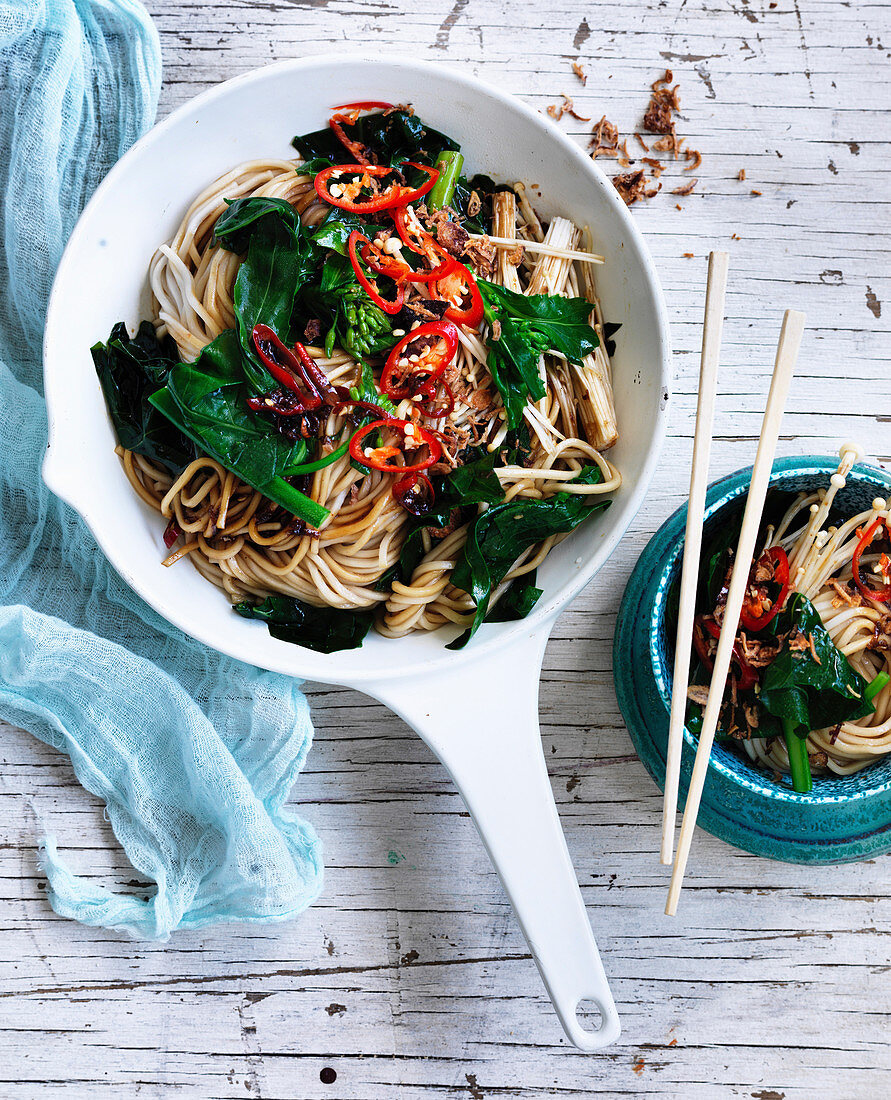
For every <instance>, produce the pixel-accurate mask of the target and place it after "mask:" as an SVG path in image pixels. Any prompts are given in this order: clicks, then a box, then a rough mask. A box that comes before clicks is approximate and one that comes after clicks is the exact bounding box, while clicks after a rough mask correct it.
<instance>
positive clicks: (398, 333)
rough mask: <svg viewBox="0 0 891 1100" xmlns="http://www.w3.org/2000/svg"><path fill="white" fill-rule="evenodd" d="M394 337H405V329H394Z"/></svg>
mask: <svg viewBox="0 0 891 1100" xmlns="http://www.w3.org/2000/svg"><path fill="white" fill-rule="evenodd" d="M393 335H394V336H404V335H405V329H404V328H394V329H393Z"/></svg>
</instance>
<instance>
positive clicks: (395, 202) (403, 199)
mask: <svg viewBox="0 0 891 1100" xmlns="http://www.w3.org/2000/svg"><path fill="white" fill-rule="evenodd" d="M402 168H416V169H417V170H418V171H419V172H423V173H425V174H426V175H427V177H428V179H427V181H426V182H425V183H423V184H422V185H421V186H420V187H415V188H412V187H408V186H406V185H405V184H402V183H399V182H398V181H396V180H394V181H393V182H392V183H390V184H389V186H388V187H387V189H386V191H384V192H382V193H380V194H376V195H372V196H371V197H370V198H369V199H367V200H365V201H364V202H353V200H352V199H344V198H341V196H340V195H332V194H331V186H332V185H333V184H336V185H338V186H341V187H342V186H343V184H341V182H340V178H341V176H343V175H354V176H359V182H360V184H361V185H362V187H371V181H372V179H378V178H383V177H385V176H389V175H392V174H393V173H396V172H398V171H399V169H402ZM400 174H401V173H400ZM437 179H439V172H438V171H437V170H436V169H435V168H429V167H428V166H427V165H426V164H418V163H417V162H416V161H413V160H406V161H403V162H402V164H400V165H399V168H398V169H397V168H393V167H390V166H388V165H385V164H333V165H331V167H330V168H323V169H322V171H321V172H319V173H318V175H317V176H316V178H315V180H314V183H313V186H314V187H315V190H316V194H317V195H318V196H319V198H320V199H322V201H323V202H327V203H328V204H329V206H336V207H337V208H338V209H340V210H349V211H351V212H352V213H354V214H373V213H376V212H377V211H379V210H390V209H391V208H392V207H394V206H399V205H400V204H405V203H409V202H415V201H416V200H417V199H419V198H421V197H422V196H423V195H426V194H427V192H428V191H430V190H431V189H432V187H433V185H434V184H435V183H436V181H437ZM332 181H333V183H332Z"/></svg>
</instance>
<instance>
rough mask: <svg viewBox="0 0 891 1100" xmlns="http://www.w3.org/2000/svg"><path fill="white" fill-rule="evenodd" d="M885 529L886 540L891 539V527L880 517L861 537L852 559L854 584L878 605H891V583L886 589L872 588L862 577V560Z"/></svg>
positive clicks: (890, 582) (883, 572) (884, 575)
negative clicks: (877, 536)
mask: <svg viewBox="0 0 891 1100" xmlns="http://www.w3.org/2000/svg"><path fill="white" fill-rule="evenodd" d="M883 527H884V529H885V536H886V538H889V539H891V527H889V525H888V521H887V520H886V519H885V518H884V517H883V516H878V517H877V518H876V519H874V520H873V521H872V523H871V524H870V525H869V527H867V528H866V530H865V531H864V532H863V533H862V535H861V536H860V541H859V542H858V543H857V546H856V547H855V548H854V554H853V557H852V559H851V572H852V574H853V577H854V584H856V585H857V587H858V588H859V589H860V591H861V592H862V593H863V595H864V596H866V598H867V599H870V600H875V601H876V603H891V581H889V582H888V583H887V584H886V585H885V586H884V588H871V587H870V586H869V585H868V584H867V583H866V582H865V581H864V580H863V578H862V577H861V576H860V558H861V556H862V554H863V552H864V551H865V550H867V549H868V548H869V547H870V546H871V545H872V542H873V540H874V539H875V537H876V535H877V534H878V532H879V531H880V530H881V528H883ZM882 577H883V579H884V578H885V577H887V572H886V571H885V570H883V571H882Z"/></svg>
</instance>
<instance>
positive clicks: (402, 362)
mask: <svg viewBox="0 0 891 1100" xmlns="http://www.w3.org/2000/svg"><path fill="white" fill-rule="evenodd" d="M399 366H400V367H407V366H409V362H408V360H407V359H406V358H405V357H404V356H403V357H402V359H400V360H399Z"/></svg>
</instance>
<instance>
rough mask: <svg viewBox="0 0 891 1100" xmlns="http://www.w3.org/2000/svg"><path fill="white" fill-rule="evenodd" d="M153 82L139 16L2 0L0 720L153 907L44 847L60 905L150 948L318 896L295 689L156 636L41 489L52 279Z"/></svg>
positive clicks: (149, 105)
mask: <svg viewBox="0 0 891 1100" xmlns="http://www.w3.org/2000/svg"><path fill="white" fill-rule="evenodd" d="M160 70H161V61H160V48H159V45H158V39H157V35H156V33H155V30H154V27H153V26H152V23H151V21H150V20H149V18H148V15H147V14H146V12H145V11H144V9H143V8H142V7H141V6H140V5H139V4H137V3H135V2H134V0H0V103H2V110H0V226H2V229H0V243H2V250H3V251H2V257H0V409H2V416H0V495H2V500H0V524H2V531H0V605H2V606H0V717H2V718H4V719H6V720H7V721H9V722H11V723H13V724H15V725H18V726H21V727H23V728H25V729H27V730H30V731H31V733H33V734H34V735H35V736H36V737H39V738H40V739H41V740H43V741H46V742H47V743H48V744H51V745H53V746H55V747H56V748H58V749H61V750H62V751H63V752H66V753H67V754H68V756H69V757H70V758H71V763H72V766H73V768H74V772H75V774H76V775H77V778H78V779H79V780H80V782H81V783H82V784H83V785H84V787H86V788H87V789H88V790H90V791H92V792H93V793H94V794H95V795H98V797H99V798H101V799H102V800H103V802H105V803H106V805H107V807H108V819H109V821H110V822H111V825H112V828H113V829H114V832H115V835H116V836H117V838H118V840H119V841H120V843H121V844H122V845H123V848H124V850H125V852H126V854H127V856H128V858H129V859H130V861H131V863H132V864H133V866H134V867H135V868H136V869H137V871H138V872H139V873H140V875H141V876H142V877H143V878H145V879H146V880H150V881H151V882H152V883H154V886H153V887H151V888H149V889H148V890H147V893H148V894H149V895H150V896H149V897H148V899H147V900H145V899H144V898H143V897H137V896H131V895H127V894H118V893H115V892H114V891H112V890H109V889H106V888H104V887H102V886H99V885H96V884H95V883H93V882H91V881H89V880H88V879H86V878H82V877H79V876H77V875H75V874H73V873H72V872H71V871H70V870H69V869H68V867H66V865H65V864H64V863H63V862H61V860H60V859H59V857H58V855H57V852H56V846H55V844H54V843H53V842H52V841H49V840H48V841H47V842H46V844H45V851H44V855H43V858H44V863H45V869H46V875H47V880H48V893H49V899H50V902H51V904H52V906H53V908H54V909H55V910H56V912H57V913H61V914H63V915H65V916H68V917H74V918H75V919H77V920H80V921H83V922H84V923H86V924H93V925H101V926H105V927H108V928H117V929H122V930H126V931H127V932H130V933H132V934H133V935H136V936H139V937H151V938H155V939H163V938H166V937H167V936H168V935H169V933H170V932H171V930H173V929H174V928H177V927H191V928H194V927H198V926H200V925H203V924H208V923H211V922H213V921H224V920H254V921H268V920H282V919H285V918H287V917H292V916H295V915H296V914H297V913H299V912H301V911H302V910H303V909H305V908H306V906H307V905H309V904H310V902H312V901H313V900H314V899H315V898H316V897H317V895H318V893H319V890H320V888H321V879H322V866H321V853H320V846H319V841H318V839H317V837H316V835H315V833H314V832H313V830H312V828H311V827H310V826H308V825H307V824H305V823H304V822H302V821H300V820H298V819H297V818H296V817H295V816H293V815H292V814H290V813H287V812H286V811H285V810H284V809H283V804H284V802H285V799H286V798H287V795H288V792H289V790H290V788H291V785H292V783H293V781H294V778H295V776H296V775H297V773H298V772H299V771H300V769H301V767H302V766H303V763H304V760H305V758H306V753H307V750H308V748H309V744H310V740H311V735H312V727H311V725H310V720H309V713H308V708H307V704H306V700H305V699H304V697H303V695H302V694H301V693H300V691H299V688H298V685H297V684H296V683H295V682H294V681H293V680H290V679H287V678H286V677H283V676H275V675H272V674H271V673H266V672H261V671H259V670H258V669H255V668H250V667H248V666H247V665H243V664H240V663H238V662H236V661H233V660H230V659H228V658H224V657H221V656H220V655H218V654H216V653H214V652H212V651H210V650H208V649H206V648H204V647H203V646H200V645H198V644H197V643H196V642H193V641H191V640H190V639H189V638H187V637H186V636H185V635H184V634H181V633H180V632H179V631H177V630H175V629H173V628H172V627H171V626H169V625H167V624H166V623H165V622H164V621H162V620H161V619H160V618H159V616H157V615H156V614H155V613H154V612H153V611H151V609H150V608H148V607H147V606H146V605H145V604H144V603H142V601H141V600H140V599H139V598H138V597H137V596H135V595H134V594H133V592H131V591H130V589H129V588H128V587H127V586H126V585H125V584H124V582H123V581H122V580H121V579H120V578H119V577H118V575H117V574H116V573H115V572H114V571H113V570H112V569H111V568H110V566H109V565H108V564H107V563H106V562H105V561H104V560H103V557H102V554H101V553H100V551H99V550H98V549H97V547H96V544H95V543H94V541H93V539H92V538H91V536H90V535H89V533H88V532H87V530H86V528H85V527H84V525H83V524H82V523H81V521H80V520H79V518H78V517H77V516H76V515H75V514H74V513H73V512H72V511H71V510H70V509H69V508H68V507H67V506H66V505H64V504H62V503H61V502H60V501H59V500H57V499H56V498H55V497H54V496H52V494H50V493H49V492H48V490H47V489H46V487H45V486H44V485H43V483H42V481H41V478H40V465H41V460H42V458H43V453H44V449H45V445H46V410H45V406H44V401H43V397H42V396H41V389H42V386H41V367H40V354H41V351H40V346H41V339H42V333H43V324H44V317H45V313H46V304H47V298H48V296H49V290H50V284H51V282H52V278H53V273H54V271H55V269H56V266H57V264H58V262H59V258H60V255H61V252H62V248H63V246H64V244H65V241H66V239H67V237H68V235H69V233H70V232H71V229H72V227H73V225H74V223H75V221H76V220H77V216H78V214H79V213H80V210H81V208H82V206H83V204H84V203H85V202H86V200H87V199H88V198H89V196H90V195H91V194H92V192H93V190H94V189H95V188H96V185H97V184H98V183H99V181H100V180H101V179H102V177H103V175H104V174H105V173H106V172H107V171H108V169H109V168H110V167H111V165H112V164H113V163H114V161H115V160H116V159H117V158H118V157H119V156H121V154H122V153H124V152H125V151H126V149H127V148H128V147H129V146H130V145H131V144H132V143H133V142H134V141H135V140H136V138H138V137H139V136H140V134H141V133H142V132H143V131H144V130H145V129H147V128H148V127H149V126H150V125H151V123H152V120H153V118H154V112H155V106H156V104H157V96H158V88H159V84H160ZM84 293H89V274H88V273H86V274H85V284H84ZM105 335H106V334H105V333H97V334H96V336H97V338H100V337H104V336H105ZM109 461H110V462H114V461H116V459H115V458H114V456H113V455H112V454H109ZM195 580H196V584H197V583H201V582H200V580H199V578H198V576H197V574H196V578H195ZM82 870H88V868H82Z"/></svg>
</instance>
